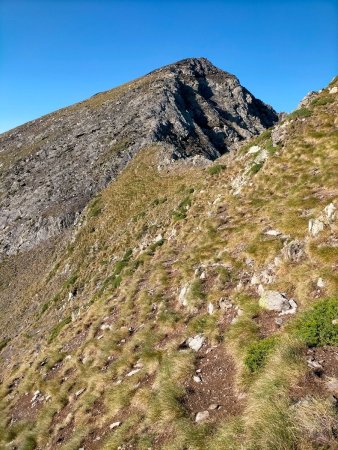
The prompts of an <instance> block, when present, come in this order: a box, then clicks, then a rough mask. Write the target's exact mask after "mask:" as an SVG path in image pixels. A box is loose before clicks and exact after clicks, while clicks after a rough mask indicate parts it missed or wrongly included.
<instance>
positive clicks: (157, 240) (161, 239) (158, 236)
mask: <svg viewBox="0 0 338 450" xmlns="http://www.w3.org/2000/svg"><path fill="white" fill-rule="evenodd" d="M161 241H163V236H162V234H158V235H157V236H156V238H155V240H154V242H155V243H158V242H161Z"/></svg>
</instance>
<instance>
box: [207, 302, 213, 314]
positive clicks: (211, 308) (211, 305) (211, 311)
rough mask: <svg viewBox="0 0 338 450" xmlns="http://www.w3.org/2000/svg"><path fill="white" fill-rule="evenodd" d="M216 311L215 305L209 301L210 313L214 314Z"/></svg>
mask: <svg viewBox="0 0 338 450" xmlns="http://www.w3.org/2000/svg"><path fill="white" fill-rule="evenodd" d="M213 312H214V305H213V304H212V303H208V314H210V315H212V314H213Z"/></svg>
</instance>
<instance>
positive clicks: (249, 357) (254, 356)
mask: <svg viewBox="0 0 338 450" xmlns="http://www.w3.org/2000/svg"><path fill="white" fill-rule="evenodd" d="M275 345H276V337H275V336H271V337H268V338H265V339H261V340H260V341H257V342H254V343H252V344H251V345H250V346H249V347H248V349H247V353H246V357H245V359H244V364H245V366H246V367H247V368H248V369H249V371H250V372H251V373H254V372H257V371H258V370H259V369H261V368H262V367H263V366H264V365H265V363H266V360H267V357H268V356H269V355H270V353H271V352H272V350H273V349H274V347H275Z"/></svg>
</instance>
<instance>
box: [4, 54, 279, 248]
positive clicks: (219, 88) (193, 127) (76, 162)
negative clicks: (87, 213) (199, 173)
mask: <svg viewBox="0 0 338 450" xmlns="http://www.w3.org/2000/svg"><path fill="white" fill-rule="evenodd" d="M277 121H278V115H277V114H276V112H275V111H274V110H273V109H272V108H271V107H270V106H268V105H266V104H264V103H263V102H261V101H260V100H257V99H256V98H255V97H254V96H253V95H252V94H250V92H249V91H247V90H246V89H245V88H243V87H242V86H241V85H240V83H239V81H238V79H237V78H236V77H235V76H233V75H231V74H229V73H227V72H224V71H222V70H219V69H218V68H216V67H215V66H213V65H212V64H211V63H210V62H209V61H208V60H206V59H204V58H199V59H194V58H193V59H187V60H183V61H180V62H178V63H176V64H171V65H169V66H166V67H163V68H161V69H159V70H156V71H154V72H151V73H150V74H148V75H146V76H144V77H142V78H139V79H137V80H134V81H132V82H130V83H127V84H125V85H122V86H120V87H118V88H116V89H113V90H111V91H107V92H103V93H99V94H96V95H95V96H93V97H91V98H90V99H88V100H86V101H84V102H81V103H78V104H75V105H73V106H70V107H68V108H65V109H62V110H59V111H56V112H54V113H52V114H48V115H46V116H44V117H41V118H39V119H36V120H34V121H32V122H29V123H26V124H24V125H22V126H20V127H18V128H15V129H14V130H11V131H9V132H6V133H4V134H2V135H1V136H0V209H1V215H0V257H1V256H4V255H10V254H14V253H16V252H17V251H20V250H25V249H29V248H32V247H34V246H35V245H36V244H37V243H38V242H40V241H43V240H46V239H48V238H49V237H51V236H55V235H57V234H58V233H60V231H61V230H62V229H64V228H66V227H69V226H71V225H72V224H74V222H75V221H76V218H77V215H78V214H79V213H80V212H81V211H82V210H83V208H84V207H85V206H86V204H87V203H88V201H89V200H90V199H91V198H92V197H93V196H94V195H95V193H97V192H99V191H100V190H102V189H103V188H104V187H105V186H106V185H107V184H108V183H109V182H110V181H111V180H112V179H114V178H115V177H116V175H117V174H118V173H119V172H120V171H121V170H122V169H123V168H124V167H125V166H126V164H127V163H128V161H129V160H130V159H131V158H132V157H133V156H134V155H135V153H136V152H137V151H138V150H139V149H140V148H142V147H144V146H148V145H150V144H156V143H161V144H162V145H163V146H164V148H166V149H167V152H168V155H169V157H170V159H171V160H177V159H180V158H187V157H191V156H195V157H196V156H197V155H199V156H202V157H203V158H206V159H209V160H212V159H215V158H217V157H218V156H220V155H221V154H223V153H225V152H227V151H229V150H231V149H233V148H236V146H237V145H238V144H239V143H240V142H241V141H243V140H244V139H247V138H250V137H251V136H253V135H256V134H258V133H260V132H261V131H263V130H264V129H265V128H268V127H270V126H272V125H273V124H274V123H275V122H277Z"/></svg>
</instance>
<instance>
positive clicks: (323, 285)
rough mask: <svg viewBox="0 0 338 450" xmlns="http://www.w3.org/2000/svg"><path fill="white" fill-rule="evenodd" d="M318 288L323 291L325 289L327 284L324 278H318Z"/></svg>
mask: <svg viewBox="0 0 338 450" xmlns="http://www.w3.org/2000/svg"><path fill="white" fill-rule="evenodd" d="M317 287H318V288H319V289H323V288H324V287H325V282H324V280H323V278H318V280H317Z"/></svg>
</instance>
